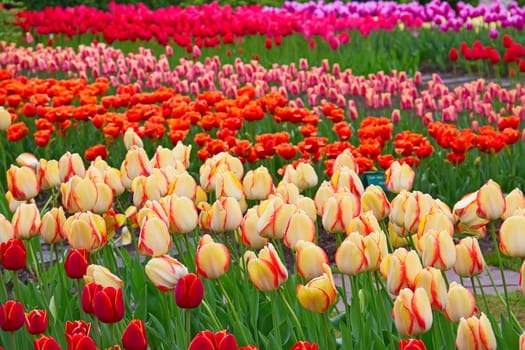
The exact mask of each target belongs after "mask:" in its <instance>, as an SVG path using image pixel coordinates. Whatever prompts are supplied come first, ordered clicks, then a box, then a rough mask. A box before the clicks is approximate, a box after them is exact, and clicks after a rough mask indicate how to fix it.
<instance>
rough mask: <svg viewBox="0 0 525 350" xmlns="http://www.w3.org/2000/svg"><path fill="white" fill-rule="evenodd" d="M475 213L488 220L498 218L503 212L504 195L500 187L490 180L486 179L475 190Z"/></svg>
mask: <svg viewBox="0 0 525 350" xmlns="http://www.w3.org/2000/svg"><path fill="white" fill-rule="evenodd" d="M476 202H477V204H478V209H477V212H476V213H477V215H478V216H479V217H481V218H485V219H488V220H496V219H499V218H500V217H501V216H502V215H503V213H504V212H505V196H504V195H503V192H502V191H501V187H500V186H499V185H498V184H497V183H496V182H495V181H492V180H489V181H487V183H485V184H484V185H483V186H481V188H480V189H479V191H478V192H477V197H476Z"/></svg>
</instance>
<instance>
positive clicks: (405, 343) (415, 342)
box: [399, 339, 427, 350]
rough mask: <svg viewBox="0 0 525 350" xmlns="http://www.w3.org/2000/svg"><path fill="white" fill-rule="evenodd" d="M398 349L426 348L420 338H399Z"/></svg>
mask: <svg viewBox="0 0 525 350" xmlns="http://www.w3.org/2000/svg"><path fill="white" fill-rule="evenodd" d="M399 350H427V347H426V346H425V343H423V341H422V340H420V339H408V340H407V339H401V340H400V341H399Z"/></svg>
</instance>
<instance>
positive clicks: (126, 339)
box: [121, 320, 148, 350]
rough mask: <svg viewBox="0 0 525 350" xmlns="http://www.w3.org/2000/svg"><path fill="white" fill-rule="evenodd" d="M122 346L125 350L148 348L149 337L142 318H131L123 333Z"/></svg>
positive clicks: (144, 349) (143, 349)
mask: <svg viewBox="0 0 525 350" xmlns="http://www.w3.org/2000/svg"><path fill="white" fill-rule="evenodd" d="M121 340H122V346H123V347H124V349H125V350H146V349H147V347H148V337H147V335H146V327H145V326H144V322H143V321H142V320H131V321H130V322H129V324H128V326H127V327H126V329H125V330H124V332H123V333H122V338H121Z"/></svg>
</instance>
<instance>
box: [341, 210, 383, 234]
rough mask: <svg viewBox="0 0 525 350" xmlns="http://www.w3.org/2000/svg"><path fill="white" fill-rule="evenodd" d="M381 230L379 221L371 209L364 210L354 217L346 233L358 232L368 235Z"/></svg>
mask: <svg viewBox="0 0 525 350" xmlns="http://www.w3.org/2000/svg"><path fill="white" fill-rule="evenodd" d="M379 231H381V227H380V226H379V222H378V221H377V219H376V217H375V216H374V214H373V212H372V211H371V210H369V211H367V212H364V211H361V214H359V215H358V216H356V217H355V218H353V219H352V220H351V221H350V223H349V224H348V226H347V227H346V234H347V235H349V234H350V233H352V232H358V233H359V234H360V235H362V236H367V235H369V234H370V233H372V232H379Z"/></svg>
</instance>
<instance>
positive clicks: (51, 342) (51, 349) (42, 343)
mask: <svg viewBox="0 0 525 350" xmlns="http://www.w3.org/2000/svg"><path fill="white" fill-rule="evenodd" d="M33 346H34V349H35V350H60V349H61V348H60V345H58V343H57V341H56V340H55V339H54V338H53V337H50V336H48V335H43V336H41V337H40V338H37V339H35V340H33Z"/></svg>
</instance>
